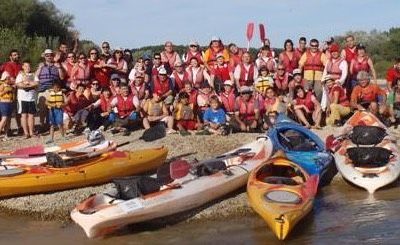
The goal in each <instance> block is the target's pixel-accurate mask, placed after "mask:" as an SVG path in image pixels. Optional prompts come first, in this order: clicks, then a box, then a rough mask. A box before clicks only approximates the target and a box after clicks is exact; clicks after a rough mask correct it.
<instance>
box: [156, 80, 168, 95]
mask: <svg viewBox="0 0 400 245" xmlns="http://www.w3.org/2000/svg"><path fill="white" fill-rule="evenodd" d="M169 85H170V84H169V78H168V79H167V80H166V81H165V82H161V81H160V79H159V78H158V76H156V77H154V92H159V93H160V94H161V95H163V94H165V93H167V92H168V91H169V90H171V88H170V86H169Z"/></svg>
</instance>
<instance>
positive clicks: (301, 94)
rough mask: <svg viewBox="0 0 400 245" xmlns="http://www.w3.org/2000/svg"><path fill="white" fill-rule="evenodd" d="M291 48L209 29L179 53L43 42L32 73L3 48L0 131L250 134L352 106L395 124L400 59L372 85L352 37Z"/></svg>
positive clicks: (319, 120) (340, 113) (322, 118)
mask: <svg viewBox="0 0 400 245" xmlns="http://www.w3.org/2000/svg"><path fill="white" fill-rule="evenodd" d="M296 46H297V47H295V45H294V43H293V41H292V40H290V39H288V40H286V41H285V43H284V49H283V51H282V52H281V53H280V54H279V55H277V54H276V53H275V51H274V50H273V49H271V47H270V45H269V41H268V40H266V42H265V44H264V45H263V46H262V47H261V48H260V50H259V51H258V53H257V54H256V55H252V54H251V53H250V52H248V51H246V50H244V49H241V48H239V47H238V46H237V45H236V44H234V43H231V44H229V45H227V46H225V45H224V44H223V42H222V41H221V39H220V38H218V37H212V39H211V41H210V43H209V45H208V47H206V49H205V50H201V47H200V45H199V44H198V43H197V42H195V41H193V42H190V43H189V46H188V50H187V52H186V53H185V54H178V53H177V52H176V51H175V50H174V45H173V43H172V42H170V41H167V42H166V43H165V46H164V50H163V51H162V52H160V53H154V54H152V56H149V55H144V56H143V57H140V58H138V59H137V60H136V61H134V60H133V57H132V52H131V50H129V49H125V50H123V49H120V48H116V49H114V50H112V49H111V47H110V44H109V43H108V42H103V43H102V44H101V50H98V49H97V48H91V49H90V50H89V52H88V53H87V54H85V53H82V52H76V50H77V48H76V47H75V48H74V51H71V50H69V48H68V46H67V45H66V44H64V43H62V44H60V46H59V48H58V50H56V51H53V50H51V49H46V50H44V52H43V55H42V56H43V57H42V58H43V62H42V63H40V64H39V65H38V67H37V69H36V70H35V71H33V70H32V68H31V64H30V62H29V61H26V60H24V61H21V58H20V54H19V51H18V50H11V51H10V53H9V59H10V60H9V61H8V62H6V63H4V64H2V65H1V69H0V73H1V79H0V80H1V81H0V116H1V120H0V134H1V135H2V136H1V137H2V140H4V141H6V140H8V139H9V137H8V136H9V135H10V130H9V129H10V122H11V117H13V116H14V115H15V119H16V125H17V127H18V132H19V133H23V134H24V136H25V137H26V138H29V137H33V136H35V135H37V134H38V133H43V132H45V131H47V130H50V135H51V137H50V140H49V142H52V141H53V138H54V130H55V129H56V128H58V129H59V130H60V132H61V134H62V135H64V133H69V132H72V133H79V132H81V131H82V129H84V128H86V127H88V128H90V129H96V128H100V127H101V128H103V129H104V130H107V129H110V130H111V131H112V133H117V132H122V133H123V134H124V135H129V132H130V130H132V129H133V128H135V127H136V126H142V127H144V128H145V129H149V128H151V127H153V126H154V125H157V124H165V126H166V131H167V133H168V134H170V133H180V134H181V135H189V134H220V135H226V134H229V133H231V132H257V131H261V130H266V129H268V127H270V126H271V125H272V124H273V123H274V120H275V119H276V116H277V114H279V113H285V114H288V115H289V116H291V117H292V118H293V119H294V120H297V121H298V122H299V123H301V124H303V125H304V126H305V127H308V128H311V127H313V128H316V129H319V128H321V127H322V126H323V125H325V124H326V125H332V126H340V125H341V124H342V123H343V121H344V120H345V119H346V118H347V117H348V116H349V115H350V114H351V113H352V111H354V110H370V111H371V112H373V113H374V114H376V115H378V116H379V117H380V118H381V119H382V121H384V122H385V123H387V124H393V125H397V124H398V123H399V118H400V59H397V60H396V61H395V64H394V65H393V67H391V68H389V69H388V72H387V77H386V85H385V86H384V87H380V86H378V84H377V77H376V72H375V69H374V65H373V61H372V60H371V58H370V57H369V56H368V54H367V52H366V47H365V46H363V45H362V44H356V42H355V39H354V37H353V36H347V37H346V46H345V47H343V48H341V47H340V46H339V45H338V44H337V43H335V42H334V40H330V41H329V42H327V43H325V44H324V45H323V47H320V43H319V41H318V40H317V39H311V40H310V41H309V43H308V45H307V40H306V38H304V37H301V38H300V39H299V41H298V45H296ZM35 115H38V116H39V121H40V122H39V125H38V126H39V127H38V128H37V130H36V129H35Z"/></svg>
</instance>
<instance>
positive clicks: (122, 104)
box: [117, 95, 136, 118]
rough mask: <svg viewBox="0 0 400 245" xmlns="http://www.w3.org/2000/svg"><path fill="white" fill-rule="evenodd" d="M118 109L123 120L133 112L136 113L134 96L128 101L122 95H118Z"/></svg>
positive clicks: (130, 96) (128, 98)
mask: <svg viewBox="0 0 400 245" xmlns="http://www.w3.org/2000/svg"><path fill="white" fill-rule="evenodd" d="M117 109H118V115H119V116H120V117H121V118H124V117H127V116H129V115H130V114H131V113H132V112H133V111H135V110H136V107H135V105H134V104H133V95H129V96H128V97H127V98H126V99H124V98H123V97H122V96H121V95H117Z"/></svg>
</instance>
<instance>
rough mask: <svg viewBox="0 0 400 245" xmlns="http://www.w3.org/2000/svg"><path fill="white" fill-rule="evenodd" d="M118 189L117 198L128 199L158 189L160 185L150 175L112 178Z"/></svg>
mask: <svg viewBox="0 0 400 245" xmlns="http://www.w3.org/2000/svg"><path fill="white" fill-rule="evenodd" d="M113 183H114V184H115V187H116V188H117V190H118V196H117V198H118V199H122V200H130V199H133V198H136V197H139V196H144V195H147V194H150V193H154V192H157V191H159V190H160V188H161V185H160V183H158V181H157V179H156V178H152V177H150V176H129V177H121V178H116V179H114V180H113Z"/></svg>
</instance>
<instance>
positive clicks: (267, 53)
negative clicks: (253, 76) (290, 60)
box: [255, 45, 276, 73]
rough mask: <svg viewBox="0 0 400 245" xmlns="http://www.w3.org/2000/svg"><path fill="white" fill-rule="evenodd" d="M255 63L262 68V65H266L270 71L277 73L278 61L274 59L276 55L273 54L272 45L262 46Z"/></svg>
mask: <svg viewBox="0 0 400 245" xmlns="http://www.w3.org/2000/svg"><path fill="white" fill-rule="evenodd" d="M255 63H256V66H257V69H260V68H261V66H266V67H267V68H268V71H269V73H275V71H276V61H275V59H274V56H273V55H272V52H271V49H270V47H269V46H267V45H265V46H263V47H262V48H261V50H260V53H259V56H258V57H257V59H256V62H255Z"/></svg>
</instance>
